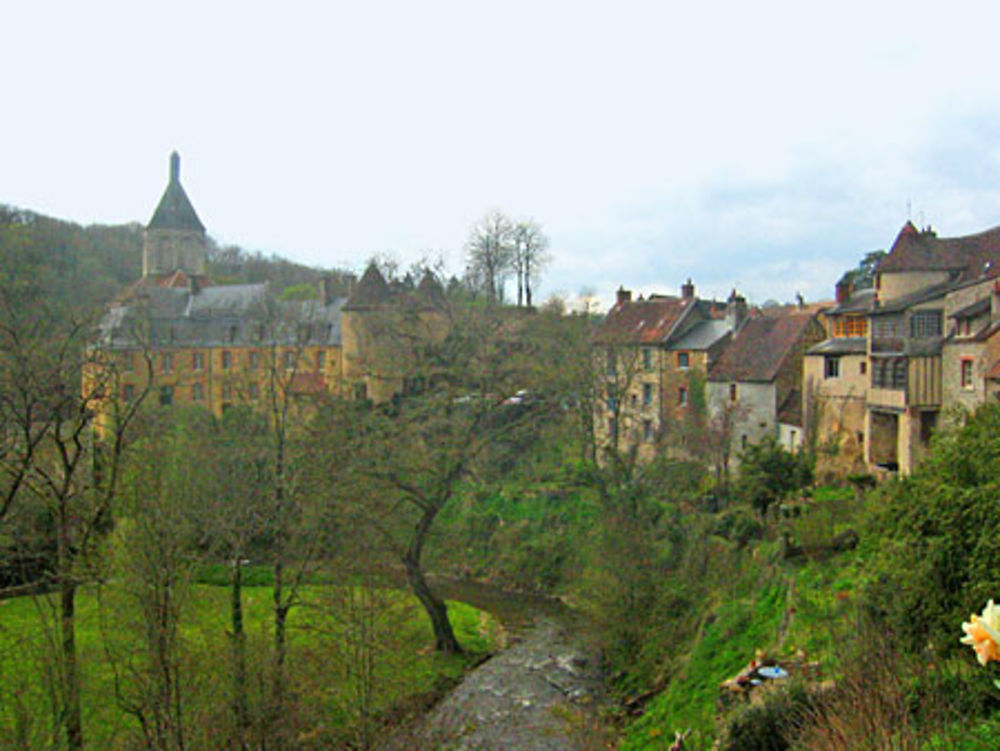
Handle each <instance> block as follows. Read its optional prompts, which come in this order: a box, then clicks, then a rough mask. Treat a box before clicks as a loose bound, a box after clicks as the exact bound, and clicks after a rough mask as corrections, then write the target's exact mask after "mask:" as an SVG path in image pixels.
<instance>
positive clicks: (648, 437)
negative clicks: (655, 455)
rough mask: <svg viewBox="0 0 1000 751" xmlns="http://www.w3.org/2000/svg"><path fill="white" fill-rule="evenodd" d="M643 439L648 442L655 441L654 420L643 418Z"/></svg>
mask: <svg viewBox="0 0 1000 751" xmlns="http://www.w3.org/2000/svg"><path fill="white" fill-rule="evenodd" d="M642 440H644V441H645V442H646V443H652V442H653V421H652V420H643V421H642Z"/></svg>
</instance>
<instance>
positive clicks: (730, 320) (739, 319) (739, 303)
mask: <svg viewBox="0 0 1000 751" xmlns="http://www.w3.org/2000/svg"><path fill="white" fill-rule="evenodd" d="M746 319H747V299H746V298H745V297H743V295H738V294H736V290H735V289H734V290H733V292H732V294H730V295H729V300H728V301H727V304H726V323H727V324H728V325H729V330H730V331H732V332H733V333H734V334H735V333H736V332H737V331H739V330H740V327H741V326H742V325H743V322H744V321H746Z"/></svg>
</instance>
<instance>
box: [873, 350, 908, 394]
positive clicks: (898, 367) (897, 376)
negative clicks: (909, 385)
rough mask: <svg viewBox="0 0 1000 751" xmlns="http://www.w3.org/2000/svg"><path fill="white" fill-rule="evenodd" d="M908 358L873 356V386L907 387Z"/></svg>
mask: <svg viewBox="0 0 1000 751" xmlns="http://www.w3.org/2000/svg"><path fill="white" fill-rule="evenodd" d="M906 379H907V360H906V358H905V357H879V358H874V357H873V358H872V386H873V387H874V388H879V389H905V388H906Z"/></svg>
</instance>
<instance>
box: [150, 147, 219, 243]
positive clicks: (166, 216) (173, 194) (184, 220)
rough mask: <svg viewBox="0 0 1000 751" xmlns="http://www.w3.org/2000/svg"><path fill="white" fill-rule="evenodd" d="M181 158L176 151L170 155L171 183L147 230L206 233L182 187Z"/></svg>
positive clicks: (168, 184)
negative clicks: (177, 230)
mask: <svg viewBox="0 0 1000 751" xmlns="http://www.w3.org/2000/svg"><path fill="white" fill-rule="evenodd" d="M180 173H181V158H180V156H179V155H178V154H177V152H176V151H175V152H174V153H173V154H171V155H170V181H169V182H168V183H167V189H166V190H165V191H164V192H163V197H162V198H160V203H159V204H158V205H157V207H156V211H154V212H153V218H152V219H150V220H149V224H148V225H147V227H146V228H147V229H179V230H196V231H198V232H204V231H205V225H203V224H202V223H201V220H200V219H199V218H198V214H197V213H195V210H194V206H192V205H191V201H190V199H189V198H188V197H187V193H185V192H184V188H183V187H182V186H181V175H180Z"/></svg>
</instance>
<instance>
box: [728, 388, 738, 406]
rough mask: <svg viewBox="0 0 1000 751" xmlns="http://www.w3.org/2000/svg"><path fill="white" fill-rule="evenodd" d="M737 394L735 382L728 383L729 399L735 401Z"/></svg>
mask: <svg viewBox="0 0 1000 751" xmlns="http://www.w3.org/2000/svg"><path fill="white" fill-rule="evenodd" d="M737 396H738V395H737V393H736V384H735V383H730V384H729V401H731V402H735V401H736V398H737Z"/></svg>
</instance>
